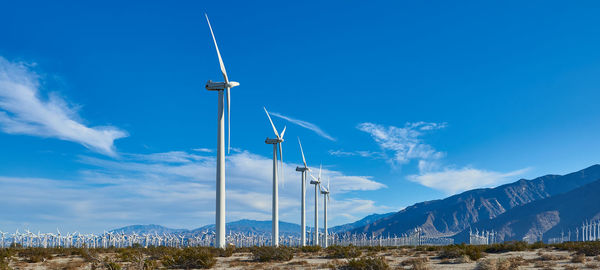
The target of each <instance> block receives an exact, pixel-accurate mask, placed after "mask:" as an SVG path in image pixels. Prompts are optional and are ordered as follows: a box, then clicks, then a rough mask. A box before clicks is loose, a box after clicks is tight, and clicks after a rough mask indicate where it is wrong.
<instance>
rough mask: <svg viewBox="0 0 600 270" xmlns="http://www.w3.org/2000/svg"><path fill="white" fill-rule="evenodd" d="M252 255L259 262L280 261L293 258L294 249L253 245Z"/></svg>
mask: <svg viewBox="0 0 600 270" xmlns="http://www.w3.org/2000/svg"><path fill="white" fill-rule="evenodd" d="M252 257H253V258H254V260H256V261H259V262H271V261H279V262H282V261H289V260H291V259H292V258H294V251H293V250H292V249H291V248H288V247H268V246H265V247H254V248H252Z"/></svg>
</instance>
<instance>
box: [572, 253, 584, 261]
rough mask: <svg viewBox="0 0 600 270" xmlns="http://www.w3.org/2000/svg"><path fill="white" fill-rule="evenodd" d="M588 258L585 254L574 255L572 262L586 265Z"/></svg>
mask: <svg viewBox="0 0 600 270" xmlns="http://www.w3.org/2000/svg"><path fill="white" fill-rule="evenodd" d="M585 261H586V258H585V255H584V254H574V255H573V256H572V257H571V262H572V263H585Z"/></svg>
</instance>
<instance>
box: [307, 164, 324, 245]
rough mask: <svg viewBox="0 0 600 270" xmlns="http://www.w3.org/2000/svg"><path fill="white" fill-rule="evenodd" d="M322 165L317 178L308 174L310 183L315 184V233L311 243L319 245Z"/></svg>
mask: <svg viewBox="0 0 600 270" xmlns="http://www.w3.org/2000/svg"><path fill="white" fill-rule="evenodd" d="M322 168H323V165H320V166H319V178H315V177H314V176H313V175H312V174H309V175H310V177H311V178H312V179H313V180H311V181H310V184H311V185H315V233H314V234H313V238H314V240H313V245H315V246H318V245H319V187H320V185H321V169H322Z"/></svg>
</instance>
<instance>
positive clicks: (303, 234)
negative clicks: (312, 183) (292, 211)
mask: <svg viewBox="0 0 600 270" xmlns="http://www.w3.org/2000/svg"><path fill="white" fill-rule="evenodd" d="M298 144H299V145H300V153H302V162H304V167H296V171H298V172H302V193H301V195H302V196H301V197H302V199H301V201H302V209H301V210H302V213H301V214H300V216H301V217H300V226H301V227H302V229H301V232H300V233H301V234H300V235H301V239H300V244H301V245H302V246H305V245H306V201H305V198H306V173H307V172H310V168H308V166H307V165H306V158H304V150H302V143H301V142H300V138H298Z"/></svg>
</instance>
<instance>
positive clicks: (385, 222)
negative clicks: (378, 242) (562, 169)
mask: <svg viewBox="0 0 600 270" xmlns="http://www.w3.org/2000/svg"><path fill="white" fill-rule="evenodd" d="M598 179H600V165H594V166H591V167H589V168H586V169H583V170H581V171H578V172H574V173H570V174H567V175H564V176H560V175H546V176H542V177H538V178H536V179H533V180H525V179H521V180H519V181H516V182H514V183H510V184H505V185H502V186H499V187H496V188H486V189H474V190H470V191H465V192H463V193H461V194H458V195H454V196H451V197H448V198H445V199H442V200H434V201H427V202H422V203H417V204H415V205H412V206H410V207H407V208H405V209H403V210H401V211H399V212H397V213H395V214H393V215H391V216H388V217H385V218H382V219H379V220H377V221H375V222H373V223H371V224H368V225H365V226H362V227H359V228H356V229H354V230H352V232H356V233H362V232H365V233H367V234H371V233H374V234H375V235H380V234H387V233H390V234H402V233H405V232H408V231H409V230H412V229H414V228H415V227H421V228H423V229H424V232H425V234H428V235H440V234H442V235H454V234H457V233H459V232H461V231H463V230H465V229H467V228H469V226H471V225H472V224H474V223H477V222H482V221H487V220H493V219H495V218H496V217H498V216H499V215H501V214H503V213H505V212H507V211H508V210H510V209H513V208H515V207H518V206H521V205H526V204H528V203H531V202H534V201H538V200H542V199H545V198H549V197H551V196H554V195H558V194H561V193H564V192H568V191H571V190H573V189H576V188H578V187H581V186H583V185H586V184H588V183H591V182H594V181H595V180H598Z"/></svg>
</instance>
